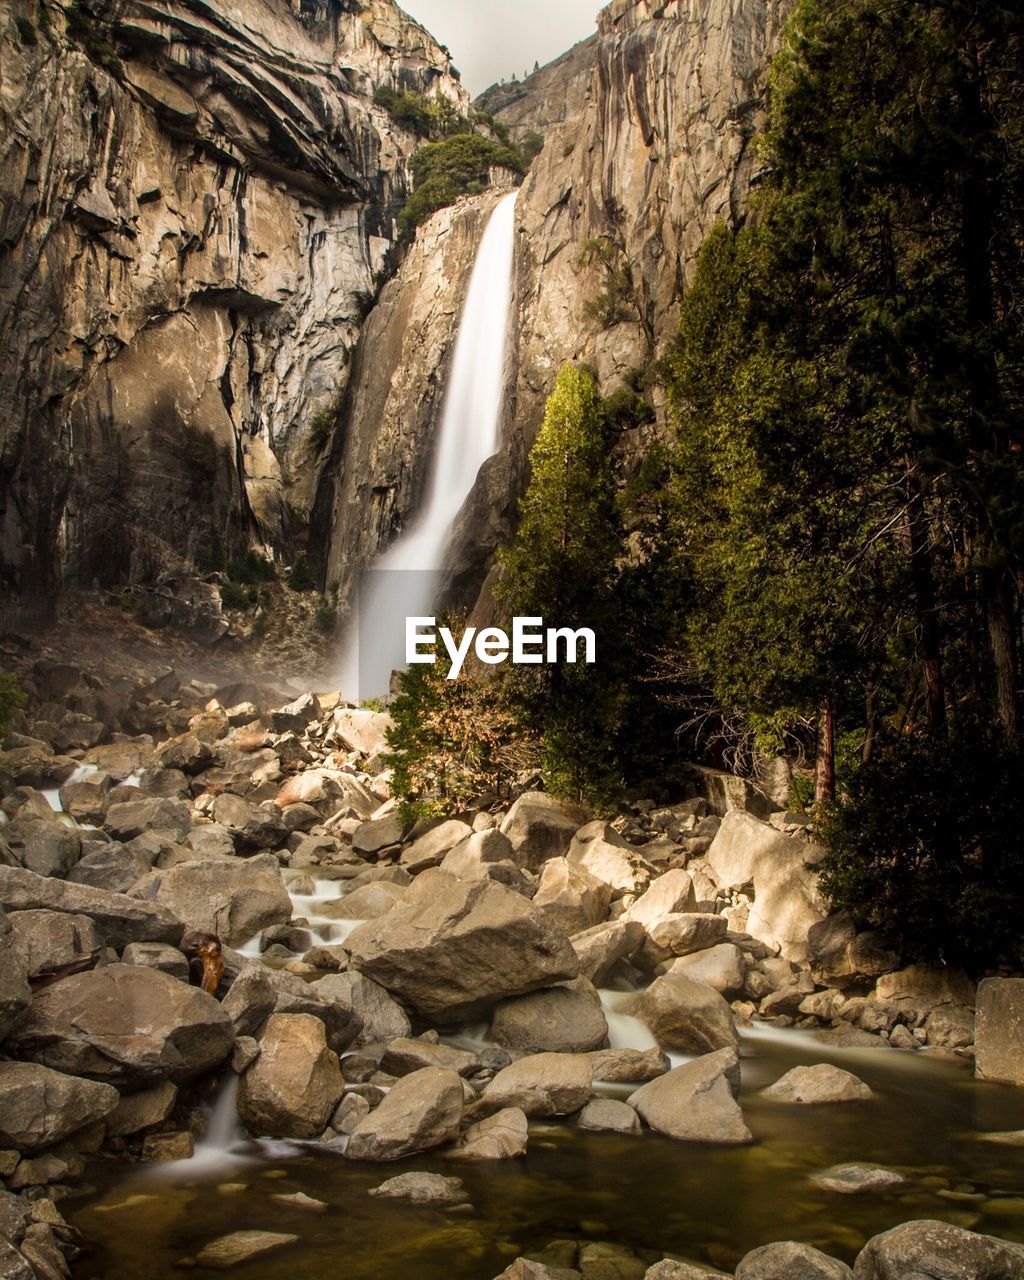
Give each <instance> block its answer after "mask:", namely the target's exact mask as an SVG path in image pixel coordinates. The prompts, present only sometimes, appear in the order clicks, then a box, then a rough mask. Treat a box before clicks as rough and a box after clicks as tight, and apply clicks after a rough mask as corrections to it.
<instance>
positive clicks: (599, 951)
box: [572, 920, 645, 987]
mask: <svg viewBox="0 0 1024 1280" xmlns="http://www.w3.org/2000/svg"><path fill="white" fill-rule="evenodd" d="M644 938H645V934H644V927H643V925H641V924H637V922H636V921H635V920H612V921H610V922H609V923H608V924H599V925H595V926H594V928H593V929H584V931H583V932H582V933H577V934H574V935H573V938H572V949H573V950H574V951H575V952H576V956H577V958H578V960H579V966H580V977H581V978H589V979H590V981H591V982H592V983H593V984H594V985H595V986H596V987H600V986H603V985H604V984H605V982H607V981H608V979H609V978H610V977H611V975H612V973H613V971H614V969H615V966H616V965H617V964H619V963H620V961H623V960H628V959H630V957H631V956H633V955H634V954H635V953H636V951H637V949H638V948H639V947H640V946H642V945H643V942H644Z"/></svg>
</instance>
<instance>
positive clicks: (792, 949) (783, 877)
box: [707, 810, 826, 961]
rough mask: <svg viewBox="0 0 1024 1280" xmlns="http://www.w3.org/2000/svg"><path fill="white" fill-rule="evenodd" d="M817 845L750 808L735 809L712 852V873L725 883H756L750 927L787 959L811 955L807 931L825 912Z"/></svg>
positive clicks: (742, 885)
mask: <svg viewBox="0 0 1024 1280" xmlns="http://www.w3.org/2000/svg"><path fill="white" fill-rule="evenodd" d="M820 856H821V850H820V848H819V847H818V846H817V845H813V844H810V843H808V842H807V841H805V840H800V839H797V838H796V837H795V836H789V835H785V834H784V833H783V832H781V831H777V830H776V829H775V828H774V827H772V826H769V825H768V823H766V822H760V821H759V820H758V819H757V818H755V817H753V816H752V815H751V814H749V813H741V812H739V811H738V810H734V811H732V812H731V813H727V814H726V815H725V817H724V818H723V819H722V825H721V827H720V828H719V830H718V834H717V835H716V836H715V838H714V840H713V841H712V843H711V848H710V849H709V850H708V852H707V862H708V866H709V868H710V870H711V873H712V875H713V876H714V877H715V879H716V880H717V882H718V884H719V885H720V887H721V888H723V889H744V888H747V887H750V886H753V890H754V904H753V906H752V907H751V909H750V915H749V917H748V920H747V931H748V932H749V933H750V934H751V935H752V936H753V937H755V938H757V939H759V940H760V941H761V942H765V943H767V944H768V945H769V946H770V947H777V948H778V949H779V951H780V953H781V954H782V955H783V956H785V957H786V959H788V960H796V961H803V960H805V959H806V958H807V950H808V948H807V935H808V933H809V932H810V930H811V929H812V928H813V926H814V925H816V924H819V923H820V922H821V921H822V920H824V919H825V916H826V907H825V902H824V899H823V898H822V896H821V893H820V891H819V889H818V886H817V882H816V879H815V876H814V873H813V871H810V870H808V864H809V863H813V862H814V861H816V860H817V859H818V858H819V857H820Z"/></svg>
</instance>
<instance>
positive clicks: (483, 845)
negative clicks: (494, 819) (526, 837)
mask: <svg viewBox="0 0 1024 1280" xmlns="http://www.w3.org/2000/svg"><path fill="white" fill-rule="evenodd" d="M503 866H512V867H515V870H516V872H517V873H518V880H519V881H520V882H522V873H521V872H519V868H518V867H516V866H515V862H514V861H513V859H512V844H511V841H510V840H509V838H508V836H503V835H502V834H501V832H500V831H499V830H498V829H497V828H496V827H489V828H488V829H487V830H486V831H474V832H473V834H472V835H471V836H468V837H467V838H466V839H465V840H463V841H462V842H461V843H460V844H457V845H456V846H455V848H454V849H451V850H450V851H449V852H448V853H446V854H445V856H444V861H443V862H442V863H441V869H442V870H443V871H447V873H448V874H449V875H452V876H455V878H456V879H458V880H480V879H482V878H483V877H484V876H487V875H488V874H490V873H489V870H488V869H489V868H491V867H503Z"/></svg>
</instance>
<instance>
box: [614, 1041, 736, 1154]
mask: <svg viewBox="0 0 1024 1280" xmlns="http://www.w3.org/2000/svg"><path fill="white" fill-rule="evenodd" d="M739 1090H740V1062H739V1058H738V1057H737V1055H736V1052H735V1050H733V1049H719V1050H718V1051H717V1052H716V1053H709V1054H705V1055H704V1056H703V1057H701V1058H697V1059H696V1060H695V1061H694V1062H687V1063H684V1064H683V1066H681V1067H676V1068H675V1069H674V1070H672V1071H668V1072H666V1073H665V1074H664V1075H663V1076H659V1077H658V1078H657V1079H656V1080H652V1081H651V1082H650V1083H649V1084H645V1085H643V1086H642V1087H641V1088H639V1089H637V1090H636V1092H635V1093H633V1094H631V1095H630V1098H629V1103H630V1106H631V1107H633V1109H634V1110H635V1111H636V1112H637V1114H638V1115H639V1116H640V1118H641V1119H642V1120H643V1121H644V1122H645V1123H646V1124H648V1125H649V1126H650V1128H652V1129H653V1130H654V1131H655V1132H656V1133H663V1134H665V1136H666V1137H669V1138H677V1139H679V1140H680V1141H683V1142H714V1143H724V1144H729V1145H735V1144H739V1143H744V1142H751V1141H753V1138H752V1135H751V1133H750V1130H749V1129H748V1128H747V1126H746V1124H745V1122H744V1119H743V1112H742V1111H741V1110H740V1106H739V1102H738V1101H737V1099H738V1097H739Z"/></svg>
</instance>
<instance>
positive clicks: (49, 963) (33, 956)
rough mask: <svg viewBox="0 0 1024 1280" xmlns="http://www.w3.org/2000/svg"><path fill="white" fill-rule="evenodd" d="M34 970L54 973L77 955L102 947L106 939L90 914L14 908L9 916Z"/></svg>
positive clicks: (32, 971)
mask: <svg viewBox="0 0 1024 1280" xmlns="http://www.w3.org/2000/svg"><path fill="white" fill-rule="evenodd" d="M7 918H8V920H9V921H10V922H11V928H12V929H13V931H14V936H15V938H16V939H17V941H18V942H19V943H20V945H21V949H22V951H23V952H24V953H25V956H26V957H27V960H28V971H29V973H30V974H42V973H52V972H53V971H54V970H56V969H57V968H59V966H61V965H64V964H67V963H68V961H69V960H73V959H74V958H75V957H76V956H82V955H86V954H88V953H91V952H95V951H99V950H100V949H101V948H102V947H103V939H102V937H101V935H100V932H99V930H98V929H97V928H96V925H95V924H94V923H93V921H92V920H91V919H90V917H89V916H82V915H72V914H70V913H65V912H63V911H13V912H12V913H11V914H10V915H9V916H8V917H7Z"/></svg>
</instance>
